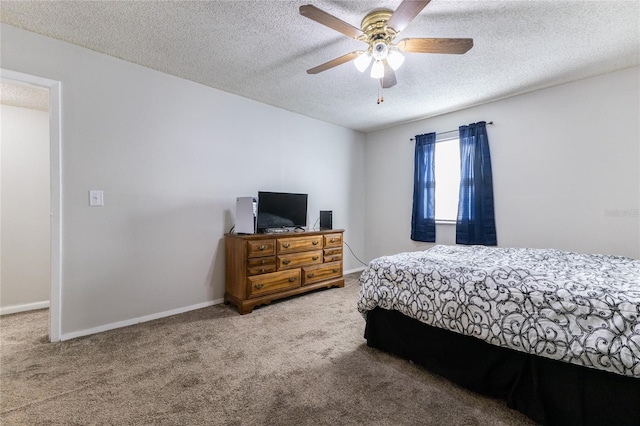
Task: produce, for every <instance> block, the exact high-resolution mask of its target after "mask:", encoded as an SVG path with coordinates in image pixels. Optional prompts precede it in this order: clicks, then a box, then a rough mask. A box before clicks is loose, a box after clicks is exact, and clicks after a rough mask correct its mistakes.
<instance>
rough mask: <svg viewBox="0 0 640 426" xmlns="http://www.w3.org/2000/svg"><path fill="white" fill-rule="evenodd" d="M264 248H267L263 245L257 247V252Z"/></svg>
mask: <svg viewBox="0 0 640 426" xmlns="http://www.w3.org/2000/svg"><path fill="white" fill-rule="evenodd" d="M266 248H267V246H265V245H264V244H261V245H259V246H258V250H265V249H266Z"/></svg>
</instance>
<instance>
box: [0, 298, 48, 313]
mask: <svg viewBox="0 0 640 426" xmlns="http://www.w3.org/2000/svg"><path fill="white" fill-rule="evenodd" d="M48 307H49V301H48V300H44V301H42V302H33V303H24V304H22V305H11V306H4V307H2V308H0V315H9V314H17V313H18V312H27V311H35V310H37V309H46V308H48Z"/></svg>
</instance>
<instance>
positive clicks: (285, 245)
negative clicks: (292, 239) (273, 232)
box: [282, 243, 291, 248]
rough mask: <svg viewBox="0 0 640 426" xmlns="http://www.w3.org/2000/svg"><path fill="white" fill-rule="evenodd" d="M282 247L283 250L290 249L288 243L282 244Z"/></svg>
mask: <svg viewBox="0 0 640 426" xmlns="http://www.w3.org/2000/svg"><path fill="white" fill-rule="evenodd" d="M282 247H284V248H289V247H291V244H289V243H284V244H283V245H282Z"/></svg>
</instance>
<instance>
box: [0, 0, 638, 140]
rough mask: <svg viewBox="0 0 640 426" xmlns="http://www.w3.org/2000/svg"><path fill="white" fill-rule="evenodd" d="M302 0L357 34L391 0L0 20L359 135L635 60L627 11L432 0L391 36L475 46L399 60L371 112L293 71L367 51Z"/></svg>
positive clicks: (73, 11) (632, 19)
mask: <svg viewBox="0 0 640 426" xmlns="http://www.w3.org/2000/svg"><path fill="white" fill-rule="evenodd" d="M308 3H311V4H313V5H315V6H317V7H319V8H321V9H323V10H325V11H326V12H329V13H331V14H332V15H335V16H336V17H338V18H340V19H342V20H344V21H346V22H347V23H349V24H351V25H353V26H356V27H359V26H360V21H361V20H362V18H363V17H364V15H366V14H367V12H369V11H371V10H372V9H375V8H379V7H386V8H389V9H393V10H395V9H396V8H397V6H398V5H399V4H400V0H379V1H331V0H317V1H316V0H313V1H311V0H303V1H287V0H262V1H246V0H241V1H162V2H155V1H152V2H149V1H95V2H94V1H91V2H88V1H72V2H67V1H52V2H50V1H45V2H35V1H8V0H2V5H1V8H0V21H2V22H4V23H6V24H9V25H13V26H16V27H19V28H23V29H26V30H29V31H33V32H36V33H39V34H44V35H47V36H49V37H53V38H56V39H60V40H64V41H67V42H69V43H73V44H77V45H80V46H84V47H87V48H89V49H92V50H95V51H98V52H102V53H106V54H108V55H112V56H115V57H118V58H121V59H124V60H126V61H130V62H134V63H137V64H140V65H144V66H146V67H149V68H153V69H157V70H160V71H163V72H165V73H168V74H172V75H175V76H179V77H182V78H185V79H188V80H192V81H195V82H198V83H202V84H205V85H207V86H211V87H215V88H217V89H221V90H224V91H227V92H231V93H235V94H238V95H240V96H244V97H247V98H250V99H255V100H257V101H260V102H264V103H266V104H270V105H274V106H277V107H280V108H283V109H286V110H289V111H294V112H297V113H300V114H303V115H307V116H310V117H314V118H318V119H320V120H324V121H327V122H331V123H335V124H337V125H340V126H344V127H347V128H351V129H355V130H359V131H363V132H369V131H372V130H377V129H380V128H385V127H390V126H393V125H395V124H399V123H402V122H407V121H412V120H416V119H420V118H424V117H430V116H434V115H438V114H442V113H445V112H449V111H454V110H458V109H461V108H465V107H469V106H473V105H478V104H481V103H485V102H489V101H492V100H496V99H501V98H504V97H508V96H512V95H515V94H519V93H525V92H529V91H532V90H536V89H540V88H544V87H549V86H553V85H556V84H561V83H565V82H569V81H573V80H578V79H581V78H586V77H590V76H593V75H597V74H602V73H606V72H610V71H614V70H618V69H623V68H627V67H631V66H635V65H638V64H640V1H620V2H614V1H555V0H553V1H543V0H539V1H470V0H467V1H445V0H432V2H431V3H430V4H429V5H427V7H426V8H425V9H424V10H423V11H422V12H421V13H420V14H419V15H418V16H417V17H416V19H415V20H414V21H413V22H412V23H411V24H409V26H408V27H407V28H406V29H405V30H404V31H403V32H402V33H401V34H400V35H399V36H398V38H397V39H396V40H399V39H402V38H408V37H462V38H466V37H469V38H473V39H474V47H473V48H472V49H471V50H470V51H469V52H467V53H466V54H464V55H442V54H418V53H407V54H406V55H405V56H406V61H405V63H404V65H403V66H402V68H400V69H399V70H398V71H397V72H396V75H397V79H398V84H397V85H396V86H394V87H393V88H391V89H388V90H385V91H384V99H385V101H384V102H383V103H381V104H380V105H378V104H377V103H376V99H377V97H378V84H377V81H376V80H373V79H371V78H370V77H369V76H368V75H367V74H360V73H359V72H358V71H357V70H356V69H355V67H354V66H353V64H351V63H346V64H343V65H340V66H338V67H336V68H333V69H330V70H328V71H325V72H323V73H320V74H317V75H308V74H306V70H307V69H309V68H312V67H314V66H316V65H319V64H322V63H324V62H327V61H329V60H331V59H333V58H336V57H338V56H341V55H343V54H345V53H348V52H352V51H354V50H358V49H362V48H363V47H365V46H366V45H365V44H364V43H362V42H358V41H355V40H352V39H349V38H348V37H346V36H344V35H342V34H341V33H338V32H336V31H334V30H331V29H329V28H327V27H324V26H322V25H320V24H318V23H317V22H314V21H311V20H309V19H307V18H304V17H302V16H300V14H299V13H298V8H299V7H300V6H301V5H303V4H308Z"/></svg>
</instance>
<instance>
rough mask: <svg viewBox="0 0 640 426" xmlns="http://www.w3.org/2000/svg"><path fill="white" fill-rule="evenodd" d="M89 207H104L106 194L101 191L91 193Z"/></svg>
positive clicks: (91, 191)
mask: <svg viewBox="0 0 640 426" xmlns="http://www.w3.org/2000/svg"><path fill="white" fill-rule="evenodd" d="M89 206H91V207H103V206H104V194H103V192H102V191H99V190H93V189H92V190H90V191H89Z"/></svg>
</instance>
